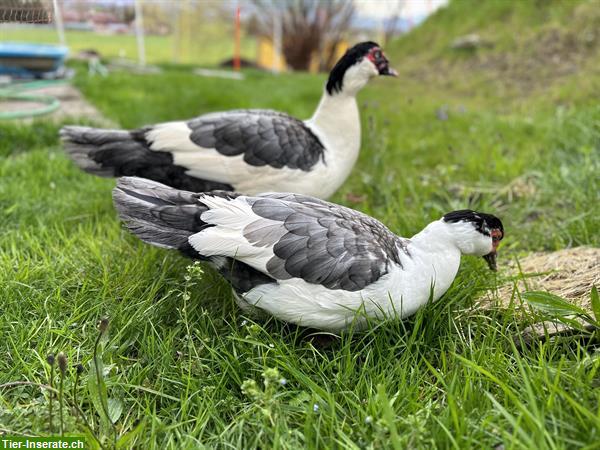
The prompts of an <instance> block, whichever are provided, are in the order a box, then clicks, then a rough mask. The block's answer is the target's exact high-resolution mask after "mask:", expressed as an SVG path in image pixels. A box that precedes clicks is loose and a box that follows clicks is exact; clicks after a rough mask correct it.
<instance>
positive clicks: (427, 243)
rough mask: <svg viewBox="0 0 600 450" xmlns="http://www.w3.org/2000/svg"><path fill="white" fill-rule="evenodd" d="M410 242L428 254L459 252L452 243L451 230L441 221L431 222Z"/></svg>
mask: <svg viewBox="0 0 600 450" xmlns="http://www.w3.org/2000/svg"><path fill="white" fill-rule="evenodd" d="M410 241H411V242H412V243H413V244H415V245H418V246H419V247H421V248H422V249H424V250H427V251H430V252H439V251H444V250H450V249H453V250H456V251H457V252H459V254H460V250H459V249H458V247H457V246H456V245H455V243H454V236H453V234H452V230H451V229H450V227H448V224H446V223H445V222H444V221H443V220H436V221H435V222H431V223H430V224H429V225H427V226H426V227H425V228H423V229H422V230H421V231H420V232H419V233H417V234H415V235H414V236H413V237H412V238H410Z"/></svg>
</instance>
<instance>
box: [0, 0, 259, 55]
mask: <svg viewBox="0 0 600 450" xmlns="http://www.w3.org/2000/svg"><path fill="white" fill-rule="evenodd" d="M236 4H237V3H235V2H233V1H224V2H216V1H198V0H172V1H170V0H143V1H141V0H135V1H116V0H115V1H107V0H1V1H0V23H1V26H0V41H13V42H35V43H46V44H62V45H67V46H68V47H69V50H70V55H71V57H76V56H77V55H78V54H80V53H89V52H90V51H91V50H93V51H94V52H95V53H96V54H99V55H100V56H101V57H102V58H103V59H108V60H113V59H121V60H123V59H127V60H132V61H135V62H136V63H138V64H141V65H144V64H145V63H148V64H162V63H179V64H194V65H200V66H202V65H204V66H215V65H219V64H223V63H224V64H226V65H227V64H229V65H231V64H232V61H233V60H234V56H235V54H236V53H237V56H239V57H240V58H241V59H243V60H245V61H254V60H255V59H256V56H257V50H258V43H257V39H256V37H255V36H253V35H251V34H250V33H248V32H247V27H246V26H245V25H246V21H247V20H246V19H247V18H248V14H247V12H246V11H244V10H242V19H243V20H244V22H243V23H242V25H241V27H240V28H238V31H239V35H238V36H236V28H235V27H236V25H235V19H236V16H235V13H236V11H235V6H236ZM236 37H237V41H236ZM236 42H237V44H236Z"/></svg>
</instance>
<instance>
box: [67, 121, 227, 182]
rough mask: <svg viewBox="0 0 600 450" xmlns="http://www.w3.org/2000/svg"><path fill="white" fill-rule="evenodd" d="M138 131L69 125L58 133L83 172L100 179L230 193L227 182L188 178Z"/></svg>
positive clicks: (142, 129)
mask: <svg viewBox="0 0 600 450" xmlns="http://www.w3.org/2000/svg"><path fill="white" fill-rule="evenodd" d="M151 129H152V127H145V128H140V129H138V130H133V131H126V130H102V129H96V128H89V127H77V126H69V127H64V128H63V129H61V131H60V135H61V138H62V140H63V141H64V142H65V149H66V151H67V153H68V154H69V156H70V157H71V159H73V161H74V162H75V163H76V164H77V165H78V166H79V167H81V168H82V169H83V170H85V171H86V172H89V173H92V174H94V175H98V176H103V177H121V176H136V177H140V178H147V179H149V180H154V181H158V182H160V183H164V184H166V185H168V186H171V187H175V188H178V189H184V190H186V191H193V192H205V191H212V190H217V189H219V190H233V187H232V186H231V185H229V184H226V183H219V182H216V181H208V180H202V179H200V178H196V177H192V176H189V175H188V174H187V173H186V172H187V170H188V169H187V168H186V167H182V166H178V165H176V164H174V163H173V155H172V154H171V153H169V152H159V151H152V150H150V148H149V146H148V142H147V141H146V138H145V135H146V133H147V132H148V131H150V130H151Z"/></svg>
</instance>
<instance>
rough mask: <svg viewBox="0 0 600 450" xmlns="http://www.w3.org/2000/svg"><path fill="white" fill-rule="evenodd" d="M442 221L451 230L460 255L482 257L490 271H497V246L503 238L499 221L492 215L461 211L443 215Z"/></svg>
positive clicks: (467, 210)
mask: <svg viewBox="0 0 600 450" xmlns="http://www.w3.org/2000/svg"><path fill="white" fill-rule="evenodd" d="M442 221H443V222H445V223H446V224H447V225H448V227H449V228H450V229H451V234H452V237H453V239H454V243H455V244H456V246H457V247H458V248H459V250H460V251H461V253H463V254H465V255H476V256H482V257H483V258H484V259H485V261H486V262H487V263H488V266H489V268H490V269H491V270H494V271H495V270H497V266H496V255H497V250H498V245H499V244H500V241H501V240H502V238H503V237H504V227H503V226H502V222H501V221H500V219H498V218H497V217H496V216H493V215H492V214H486V213H482V212H477V211H472V210H470V209H462V210H460V211H452V212H450V213H448V214H445V215H444V217H442Z"/></svg>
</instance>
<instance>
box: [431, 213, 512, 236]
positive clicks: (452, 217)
mask: <svg viewBox="0 0 600 450" xmlns="http://www.w3.org/2000/svg"><path fill="white" fill-rule="evenodd" d="M442 219H443V220H444V222H451V223H454V222H471V223H472V224H473V225H474V226H475V229H476V230H477V231H479V232H480V233H481V234H483V235H485V236H489V235H490V231H491V230H500V231H502V234H504V227H503V226H502V222H501V221H500V219H498V218H497V217H496V216H493V215H492V214H486V213H481V212H477V211H473V210H471V209H461V210H458V211H452V212H449V213H448V214H445V215H444V217H442Z"/></svg>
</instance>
